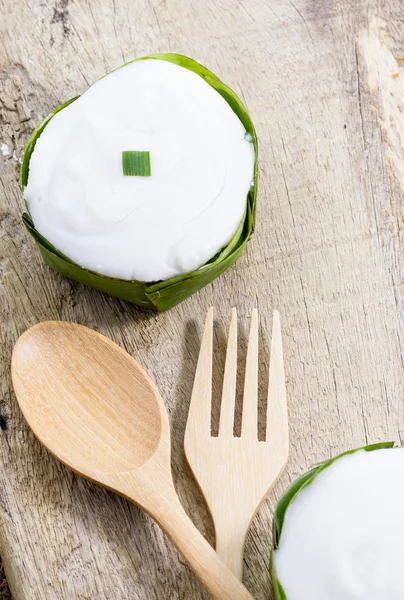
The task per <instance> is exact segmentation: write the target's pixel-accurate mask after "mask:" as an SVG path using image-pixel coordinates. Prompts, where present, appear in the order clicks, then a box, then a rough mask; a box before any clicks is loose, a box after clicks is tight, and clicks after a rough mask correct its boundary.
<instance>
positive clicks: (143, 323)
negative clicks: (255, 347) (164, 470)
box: [0, 0, 404, 600]
mask: <svg viewBox="0 0 404 600" xmlns="http://www.w3.org/2000/svg"><path fill="white" fill-rule="evenodd" d="M0 14H1V17H0V33H1V44H0V66H1V73H0V118H1V121H0V122H1V129H0V144H1V143H2V144H6V145H7V146H2V151H3V154H0V176H1V181H0V186H1V187H0V189H1V195H0V227H1V231H0V348H1V350H0V352H1V371H0V374H1V382H0V386H1V387H0V390H1V391H0V412H1V416H0V427H1V430H0V434H1V448H0V450H1V472H0V513H1V520H0V553H1V555H2V557H3V561H4V563H5V567H6V572H7V575H8V579H9V583H10V586H11V588H12V592H13V597H14V598H15V600H31V599H32V600H33V599H35V600H36V599H38V600H39V599H40V600H42V599H46V600H48V599H49V600H53V599H62V600H75V599H77V600H79V599H80V600H85V599H97V600H99V599H101V600H104V599H105V600H122V599H129V598H131V599H132V598H138V599H142V600H143V599H144V600H155V599H156V600H157V599H158V600H163V599H168V600H176V599H186V600H197V599H200V598H206V595H205V593H204V592H203V591H202V589H201V587H200V585H199V584H198V583H197V581H196V579H195V578H194V576H193V574H192V573H191V572H190V570H189V569H188V568H187V566H186V565H185V563H184V561H183V560H182V558H180V557H179V556H178V554H177V552H176V551H175V550H174V549H173V547H172V546H171V544H170V543H169V542H168V541H167V539H166V538H165V536H164V535H163V534H162V532H161V531H160V529H159V528H158V527H157V526H156V525H155V524H154V523H152V522H151V520H150V519H149V518H148V517H147V516H145V515H144V514H143V513H141V512H140V511H139V510H138V509H137V508H136V507H135V506H132V505H130V504H129V503H128V502H126V501H124V500H122V499H120V498H118V497H116V496H115V495H113V494H111V493H109V492H106V491H104V490H101V489H98V488H97V487H96V486H95V485H92V484H89V483H87V482H84V481H82V480H81V479H79V478H77V477H76V476H74V475H73V474H72V473H70V472H69V471H68V470H67V469H66V468H65V467H63V466H62V465H60V464H59V463H58V462H57V461H56V460H55V459H54V458H53V457H52V456H50V455H49V454H48V453H47V452H46V451H45V450H44V449H43V448H42V447H41V446H40V444H39V443H38V442H37V441H36V440H35V439H34V437H33V435H32V434H31V432H30V431H29V430H28V428H27V426H26V425H25V423H24V421H23V419H22V416H21V413H20V411H19V409H18V406H17V403H16V400H15V397H14V394H13V391H12V387H11V382H10V355H11V351H12V348H13V344H14V343H15V341H16V339H17V338H18V336H19V335H20V334H21V333H22V332H23V331H24V330H25V329H26V328H27V327H29V326H31V325H33V324H34V323H36V322H38V321H43V320H47V319H66V320H71V321H76V322H79V323H83V324H85V325H88V326H90V327H93V328H95V329H97V330H98V331H101V332H102V333H104V334H106V335H108V336H110V337H111V338H112V339H113V340H115V341H116V342H118V343H119V344H122V346H123V347H124V348H126V350H127V351H128V352H130V353H131V354H133V355H134V356H135V357H136V358H137V359H138V360H139V361H140V363H141V364H142V365H144V367H145V368H146V369H147V371H148V372H149V373H150V374H151V376H152V377H153V378H154V380H155V381H156V383H157V385H158V387H159V388H160V390H161V392H162V394H163V397H164V399H165V401H166V404H167V407H168V409H169V411H170V415H171V422H172V434H173V471H174V478H175V482H176V486H177V489H178V492H179V494H180V497H181V499H182V501H183V503H184V506H185V507H186V510H187V511H188V512H189V513H190V514H191V515H192V517H193V519H194V521H195V523H196V524H197V526H198V527H199V528H200V530H201V531H202V532H203V534H204V535H206V536H207V538H208V539H209V540H210V541H211V542H212V543H213V541H214V532H213V527H212V523H211V520H210V517H209V514H208V511H207V509H206V507H205V504H204V502H203V499H202V497H201V494H200V492H199V491H198V489H197V486H196V484H195V482H194V481H193V479H192V476H191V474H190V471H189V469H188V467H187V465H186V462H185V459H184V453H183V447H182V445H183V433H184V427H185V420H186V416H187V410H188V405H189V399H190V392H191V387H192V380H193V375H194V371H195V364H196V360H197V354H198V348H199V343H200V337H201V327H202V323H203V319H204V315H205V313H206V310H207V308H208V307H209V306H210V305H212V304H214V305H215V307H216V317H217V319H218V326H217V331H216V342H217V348H218V350H217V361H216V363H215V365H216V366H215V368H216V371H215V387H216V388H218V386H219V384H220V377H221V369H222V366H223V351H224V337H225V331H226V328H227V326H228V322H229V315H230V309H231V307H232V306H233V305H235V306H236V307H237V308H238V310H239V313H240V323H241V327H242V332H241V338H242V347H243V348H244V349H245V334H246V328H247V326H248V319H249V315H250V313H251V310H252V308H253V307H254V306H258V308H259V311H260V315H261V332H262V340H263V342H262V348H261V351H262V354H261V367H262V368H261V403H262V405H263V404H264V403H265V389H266V380H267V371H268V341H269V340H268V338H269V335H270V329H271V320H272V316H271V313H272V310H273V309H274V308H277V309H279V311H280V312H281V315H282V322H283V333H284V350H285V360H286V374H287V390H288V398H289V407H290V431H291V455H290V462H289V466H288V469H287V472H286V473H285V475H284V476H283V477H282V479H281V481H280V482H279V484H278V485H277V487H276V489H275V490H274V492H273V494H272V496H271V497H270V498H269V500H268V501H267V502H265V504H264V505H263V506H262V508H261V510H260V511H259V514H258V515H257V517H256V518H255V520H254V522H253V524H252V527H251V531H250V535H249V539H248V543H247V547H246V552H245V568H244V580H245V583H246V585H247V587H248V588H249V589H250V590H251V592H252V593H253V595H254V596H255V597H256V598H257V599H260V600H264V599H269V598H271V593H272V592H271V584H270V578H269V573H268V560H269V553H270V547H271V534H270V529H271V516H272V511H273V507H274V504H275V502H276V500H277V499H278V498H279V495H280V494H281V492H282V491H283V490H284V489H285V487H286V486H287V485H288V483H289V482H290V481H291V480H292V479H293V478H294V477H296V476H297V475H299V474H300V473H302V472H303V471H304V470H306V469H307V468H308V467H310V465H312V464H313V463H316V462H318V461H321V460H323V459H325V458H328V457H330V456H331V455H334V454H336V453H338V452H340V451H342V450H345V449H348V448H352V447H356V446H361V445H363V444H366V443H372V442H379V441H382V440H386V439H389V440H395V441H397V442H400V441H401V437H402V435H403V434H404V414H403V407H404V402H403V400H404V398H403V396H404V389H403V388H404V386H403V366H404V365H403V361H404V354H403V344H404V331H403V327H404V320H403V316H404V302H403V275H404V268H403V265H404V253H403V249H404V204H403V190H404V116H403V111H404V60H403V58H400V57H404V19H403V13H402V8H401V6H400V2H397V1H396V0H333V1H331V0H327V1H321V0H317V1H315V0H293V1H292V0H205V1H204V2H202V1H199V2H198V0H197V1H195V2H188V1H187V0H100V1H99V2H92V1H91V0H55V1H54V2H52V1H51V0H44V1H42V2H39V1H34V0H0ZM159 51H171V52H180V53H184V54H187V55H190V56H192V57H194V58H196V59H198V60H200V61H201V62H202V63H203V64H205V65H206V66H208V67H209V68H211V69H212V70H213V71H214V72H216V73H217V74H218V75H219V76H221V77H222V78H223V80H224V81H225V82H226V83H228V84H229V85H230V86H231V87H233V88H234V89H235V90H236V91H237V92H239V94H240V95H241V97H242V98H243V99H244V101H245V103H246V104H247V106H248V108H249V110H250V112H251V115H252V118H253V121H254V122H255V125H256V128H257V132H258V136H259V140H260V192H259V203H258V215H257V217H258V219H257V229H256V233H255V236H254V238H253V240H252V242H251V243H250V244H249V246H248V249H247V251H246V253H245V254H244V256H243V257H242V258H241V260H240V261H239V262H238V263H237V264H236V265H235V266H234V267H233V268H232V269H231V270H230V271H228V272H227V273H225V274H224V275H223V276H222V277H221V278H220V279H219V280H216V281H215V282H214V283H213V284H212V285H210V286H209V287H208V288H206V289H204V290H203V291H202V292H200V293H198V294H196V295H195V296H193V297H192V298H191V299H190V300H188V301H186V302H185V303H183V304H182V305H180V306H178V307H176V308H174V309H173V310H171V311H169V312H168V313H165V314H160V315H158V314H153V313H149V312H144V311H142V310H141V309H138V308H136V307H134V306H131V305H129V304H127V303H125V302H121V301H119V300H116V299H114V298H111V297H108V296H106V295H103V294H101V293H99V292H97V291H94V290H91V289H87V288H85V287H83V286H82V285H79V284H77V283H74V282H71V281H69V280H67V279H64V278H62V277H60V276H59V275H57V274H55V273H54V272H51V271H50V270H49V269H48V268H47V267H46V266H44V265H43V263H42V262H41V260H40V257H39V255H38V252H37V250H36V247H35V245H34V242H33V241H32V239H30V238H29V237H28V235H27V232H26V231H25V229H24V227H23V226H22V224H21V221H20V215H21V212H22V208H23V203H22V200H21V194H20V191H19V187H18V172H19V164H18V159H19V157H20V156H21V153H22V150H23V147H24V144H25V142H26V140H27V138H28V136H29V134H30V133H31V132H32V130H33V128H34V127H35V126H36V125H37V124H38V122H39V121H40V120H41V119H42V118H43V117H44V116H45V115H46V114H47V113H48V112H49V111H50V110H51V109H52V108H53V107H55V106H57V105H59V104H60V103H61V102H63V101H65V100H67V99H68V98H70V97H72V96H74V95H76V94H79V93H81V92H83V91H84V90H85V89H86V87H87V86H88V85H89V84H91V83H92V82H94V81H95V80H97V79H98V78H99V77H101V76H102V75H103V74H104V73H105V72H106V71H108V70H110V69H113V68H115V67H117V66H118V65H120V64H121V63H123V62H125V61H129V60H131V59H133V58H135V57H139V56H142V55H145V54H150V53H154V52H159ZM7 147H8V148H9V154H7ZM216 396H217V393H216ZM214 412H215V420H216V421H217V418H216V417H217V406H216V407H215V411H214Z"/></svg>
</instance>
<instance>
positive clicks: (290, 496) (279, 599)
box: [270, 442, 394, 600]
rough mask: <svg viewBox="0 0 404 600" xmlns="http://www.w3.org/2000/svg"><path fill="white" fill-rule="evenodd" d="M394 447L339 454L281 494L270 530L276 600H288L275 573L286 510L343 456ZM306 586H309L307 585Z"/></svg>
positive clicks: (377, 446) (386, 444)
mask: <svg viewBox="0 0 404 600" xmlns="http://www.w3.org/2000/svg"><path fill="white" fill-rule="evenodd" d="M393 446H394V442H383V443H380V444H373V445H370V446H363V447H362V448H356V449H355V450H349V451H348V452H344V453H342V454H339V455H338V456H336V457H334V458H332V459H330V460H328V461H326V462H324V463H322V464H320V465H316V466H315V467H313V468H312V469H310V471H308V472H307V473H305V474H304V475H301V476H300V477H298V479H296V480H295V481H294V482H293V483H292V484H291V485H290V486H289V488H288V489H287V490H286V492H285V493H284V494H283V496H282V497H281V499H280V500H279V502H278V504H277V506H276V509H275V513H274V520H273V530H272V552H271V561H270V571H271V578H272V585H273V587H274V591H275V598H276V600H288V598H287V595H286V593H285V590H284V589H283V587H282V584H281V582H280V581H279V579H278V574H277V572H276V567H275V554H276V551H277V549H278V548H279V547H280V545H281V542H282V529H283V526H284V523H285V517H286V514H287V511H288V509H289V508H290V506H291V505H292V504H293V502H294V501H295V500H296V498H297V496H298V495H299V494H300V492H301V491H302V490H303V489H305V488H307V486H309V485H311V484H312V483H313V481H314V480H315V479H316V477H317V476H318V475H319V474H320V473H322V472H323V471H324V470H325V469H327V468H328V467H329V466H330V465H332V464H333V463H334V462H335V461H337V460H339V459H340V458H342V457H343V456H347V455H349V454H355V453H356V452H358V451H359V450H365V451H366V452H373V451H375V450H381V449H386V448H392V447H393ZM308 585H310V584H309V583H308Z"/></svg>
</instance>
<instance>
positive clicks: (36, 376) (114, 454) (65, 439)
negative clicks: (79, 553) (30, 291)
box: [12, 321, 252, 600]
mask: <svg viewBox="0 0 404 600" xmlns="http://www.w3.org/2000/svg"><path fill="white" fill-rule="evenodd" d="M12 377H13V384H14V389H15V392H16V394H17V399H18V402H19V404H20V407H21V410H22V412H23V414H24V416H25V418H26V419H27V421H28V423H29V425H30V427H31V428H32V430H33V431H34V433H35V435H36V436H37V437H38V438H39V439H40V441H41V442H42V443H43V444H44V445H45V446H46V447H47V448H48V450H50V451H51V452H52V453H53V454H54V455H55V456H56V457H57V458H58V459H59V460H61V461H62V462H63V463H64V464H65V465H67V466H68V467H70V468H71V469H73V470H74V471H76V472H77V473H79V474H80V475H83V476H84V477H86V478H87V479H90V480H91V481H94V482H96V483H100V484H101V485H103V486H105V487H107V488H108V489H110V490H113V491H116V492H118V493H119V494H121V495H122V496H124V497H125V498H127V499H128V500H131V501H133V502H135V503H136V504H139V506H141V507H142V508H143V509H144V510H145V511H147V512H148V513H149V514H150V515H151V516H152V517H153V518H154V519H155V520H156V521H157V522H158V523H159V524H160V525H161V526H162V528H163V529H164V530H165V532H166V533H167V535H168V536H169V537H170V538H171V539H172V541H173V542H174V544H175V545H176V546H177V548H178V550H179V551H180V552H181V553H182V554H183V555H184V557H185V558H186V560H187V561H188V562H189V564H190V566H191V567H192V569H193V570H194V572H195V574H196V575H197V577H198V578H199V579H200V581H201V582H202V584H203V585H204V586H205V588H206V589H207V590H208V592H209V593H210V594H211V597H212V598H214V599H215V600H235V599H240V600H248V599H249V600H251V599H252V596H251V595H250V594H249V592H248V591H247V590H246V588H245V587H244V586H243V585H242V584H241V583H240V582H239V581H238V580H237V578H236V577H235V576H234V575H233V573H232V572H231V571H230V570H229V569H228V568H227V567H226V566H225V565H224V564H223V563H222V561H221V560H220V559H219V557H218V555H217V554H216V552H215V551H214V550H213V549H212V548H211V546H210V545H209V544H208V542H207V541H206V540H205V539H204V537H203V536H202V535H201V534H200V533H199V531H198V530H197V529H196V527H195V526H194V525H193V523H192V522H191V520H190V519H189V518H188V516H187V515H186V513H185V512H184V510H183V508H182V506H181V504H180V501H179V499H178V496H177V493H176V491H175V488H174V484H173V481H172V475H171V467H170V428H169V422H168V415H167V411H166V409H165V407H164V403H163V401H162V399H161V397H160V395H159V393H158V391H157V389H156V387H155V385H154V384H153V382H152V381H151V379H150V378H149V377H148V375H147V374H146V373H145V371H143V369H142V368H141V367H140V366H139V365H138V364H137V363H136V361H135V360H134V359H133V358H132V357H131V356H129V354H127V353H126V352H125V351H124V350H123V349H122V348H120V347H119V346H117V345H116V344H114V343H113V342H112V341H111V340H109V339H107V338H106V337H104V336H102V335H100V334H99V333H96V332H95V331H92V330H91V329H88V328H87V327H83V326H80V325H75V324H73V323H66V322H58V321H54V322H49V323H42V324H39V325H35V326H34V327H32V328H31V329H29V330H28V331H26V332H25V333H24V334H23V335H22V336H21V337H20V339H19V340H18V342H17V344H16V346H15V349H14V353H13V359H12Z"/></svg>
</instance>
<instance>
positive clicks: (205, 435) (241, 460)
mask: <svg viewBox="0 0 404 600" xmlns="http://www.w3.org/2000/svg"><path fill="white" fill-rule="evenodd" d="M212 354H213V308H211V309H210V310H209V312H208V315H207V318H206V324H205V330H204V334H203V340H202V346H201V351H200V355H199V360H198V366H197V370H196V376H195V383H194V388H193V392H192V399H191V405H190V409H189V415H188V422H187V427H186V431H185V454H186V456H187V459H188V462H189V464H190V466H191V469H192V471H193V473H194V475H195V478H196V480H197V481H198V483H199V486H200V488H201V490H202V493H203V495H204V496H205V499H206V502H207V503H208V506H209V508H210V511H211V513H212V517H213V521H214V525H215V531H216V551H217V553H218V554H219V556H220V557H221V559H222V560H223V562H224V563H226V564H227V566H228V567H229V568H230V569H231V570H232V571H233V573H234V574H235V575H236V576H237V577H238V578H239V579H240V580H241V579H242V575H243V554H244V544H245V538H246V535H247V531H248V528H249V526H250V523H251V520H252V518H253V517H254V515H255V513H256V512H257V510H258V507H259V505H260V504H261V502H262V500H263V499H264V498H265V497H266V496H267V494H268V493H269V491H270V490H271V488H272V486H273V485H274V483H275V482H276V480H277V479H278V477H279V476H280V475H281V473H282V471H283V470H284V468H285V466H286V462H287V459H288V453H289V434H288V415H287V406H286V389H285V374H284V368H283V353H282V338H281V326H280V320H279V313H278V312H277V311H275V312H274V316H273V328H272V343H271V357H270V358H271V363H270V370H269V390H268V408H267V420H266V440H265V441H258V414H257V411H258V312H257V310H254V311H253V314H252V319H251V329H250V337H249V342H248V350H247V360H246V372H245V383H244V397H243V412H242V430H241V437H235V436H234V434H233V427H234V409H235V394H236V378H237V313H236V310H235V309H233V312H232V319H231V324H230V331H229V339H228V346H227V355H226V365H225V373H224V381H223V394H222V402H221V410H220V421H219V435H218V437H213V436H212V435H211V400H212Z"/></svg>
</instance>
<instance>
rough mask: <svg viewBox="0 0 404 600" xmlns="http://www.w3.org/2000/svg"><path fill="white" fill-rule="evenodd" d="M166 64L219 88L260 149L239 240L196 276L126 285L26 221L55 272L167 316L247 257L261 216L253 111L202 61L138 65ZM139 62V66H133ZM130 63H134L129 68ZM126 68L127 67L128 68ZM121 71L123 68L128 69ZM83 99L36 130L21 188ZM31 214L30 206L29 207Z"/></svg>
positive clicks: (173, 57) (170, 57) (169, 57)
mask: <svg viewBox="0 0 404 600" xmlns="http://www.w3.org/2000/svg"><path fill="white" fill-rule="evenodd" d="M153 59H159V60H165V61H168V62H172V63H175V64H177V65H180V66H181V67H184V68H186V69H188V70H190V71H193V72H194V73H196V74H197V75H199V76H200V77H202V78H203V79H204V80H205V81H206V82H207V83H208V84H209V85H210V86H211V87H212V88H214V89H215V90H216V91H217V92H218V93H219V94H220V95H221V96H222V97H223V98H224V99H225V100H226V102H227V103H228V104H229V106H230V107H231V109H232V110H233V112H234V113H235V114H236V115H237V116H238V118H239V119H240V121H241V122H242V124H243V125H244V127H245V130H246V132H247V134H248V135H249V139H250V140H251V143H252V144H253V146H254V155H255V162H254V178H253V183H252V185H251V187H250V190H249V192H248V195H247V198H246V211H245V215H244V218H243V221H242V222H241V223H240V226H239V228H238V230H237V231H236V233H235V234H234V236H233V238H232V239H231V240H230V241H229V242H228V243H227V244H226V246H225V247H223V248H222V249H221V250H220V252H219V253H217V254H216V256H214V257H212V258H211V259H210V261H209V262H208V263H207V264H205V265H204V266H202V267H201V268H199V269H198V270H196V271H193V272H191V273H186V274H181V275H177V276H175V277H172V278H171V279H168V280H165V281H154V282H142V281H136V280H131V281H128V280H124V279H117V278H113V277H107V276H105V275H101V274H99V273H96V272H94V271H90V270H88V269H85V268H83V267H81V266H79V265H78V264H76V263H74V262H73V261H72V260H70V259H69V258H68V257H67V256H65V255H64V254H62V253H61V252H59V251H58V250H57V248H55V247H54V246H53V245H52V244H51V243H50V242H49V241H48V240H46V239H45V238H44V237H43V236H42V235H41V234H40V233H39V232H38V231H37V230H36V229H35V225H34V222H33V220H32V218H31V215H30V214H29V212H26V213H24V214H23V217H22V220H23V223H24V225H25V226H26V228H27V229H28V231H29V233H30V234H31V235H32V237H33V238H34V240H35V241H36V243H37V244H38V247H39V250H40V252H41V255H42V257H43V259H44V261H45V262H46V264H47V265H49V266H50V267H51V268H53V269H54V270H56V271H58V272H59V273H61V274H62V275H65V276H66V277H69V278H71V279H74V280H76V281H79V282H80V283H83V284H85V285H88V286H90V287H94V288H97V289H99V290H101V291H102V292H106V293H108V294H110V295H112V296H116V297H118V298H121V299H122V300H126V301H128V302H132V303H134V304H138V305H140V306H144V307H146V308H150V309H154V310H157V311H165V310H168V309H169V308H172V307H173V306H175V305H176V304H179V303H180V302H182V301H183V300H185V299H186V298H188V297H189V296H191V295H192V294H194V293H195V292H197V291H198V290H200V289H201V288H203V287H204V286H205V285H208V284H209V283H211V282H212V281H213V280H214V279H215V278H216V277H218V276H219V275H221V274H222V273H223V272H224V271H226V270H227V269H228V268H229V267H230V266H231V265H232V264H233V263H234V262H235V261H236V260H237V259H238V258H239V257H240V255H241V253H242V252H243V250H244V248H245V246H246V244H247V242H248V240H249V239H250V238H251V236H252V234H253V231H254V225H255V213H256V199H257V188H258V169H257V161H258V143H257V136H256V133H255V129H254V125H253V123H252V120H251V118H250V116H249V114H248V112H247V109H246V108H245V106H244V105H243V103H242V102H241V100H240V99H239V98H238V97H237V96H236V94H235V93H234V92H233V91H232V90H231V89H230V88H228V87H227V86H226V85H225V84H224V83H223V82H222V81H220V79H218V77H216V75H214V74H213V73H212V72H211V71H209V70H208V69H206V68H205V67H203V66H202V65H200V64H199V63H198V62H196V61H194V60H192V59H191V58H188V57H186V56H182V55H179V54H155V55H152V56H146V57H144V58H140V59H138V60H153ZM132 62H134V61H132ZM127 64H128V63H127ZM124 66H125V65H123V67H124ZM123 67H119V68H123ZM77 98H78V96H76V97H75V98H72V99H71V100H69V101H67V102H65V103H64V104H62V105H61V106H59V107H58V108H56V109H55V110H53V111H52V112H51V113H50V114H49V115H48V116H47V117H46V119H44V121H42V123H41V124H40V125H39V127H37V129H35V131H34V132H33V134H32V136H31V137H30V139H29V140H28V142H27V145H26V147H25V150H24V154H23V158H22V167H21V177H20V185H21V189H22V190H24V187H25V186H26V185H27V182H28V178H29V163H30V158H31V155H32V153H33V151H34V148H35V144H36V142H37V140H38V138H39V136H40V135H41V133H42V132H43V130H44V129H45V127H46V126H47V124H48V123H49V121H50V120H51V119H52V118H53V117H54V115H55V114H56V113H58V112H59V111H61V110H63V109H64V108H65V107H66V106H68V105H69V104H71V103H72V102H74V101H75V100H77ZM27 210H28V207H27Z"/></svg>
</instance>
